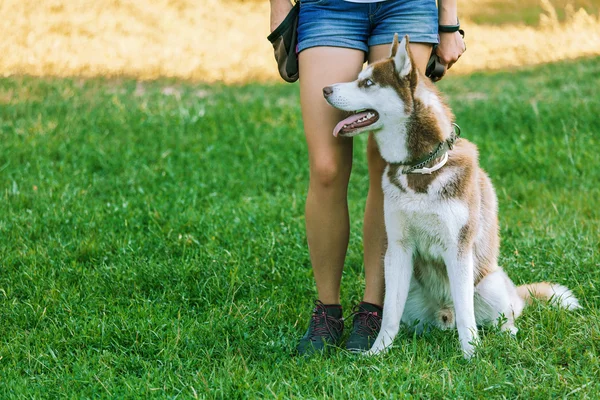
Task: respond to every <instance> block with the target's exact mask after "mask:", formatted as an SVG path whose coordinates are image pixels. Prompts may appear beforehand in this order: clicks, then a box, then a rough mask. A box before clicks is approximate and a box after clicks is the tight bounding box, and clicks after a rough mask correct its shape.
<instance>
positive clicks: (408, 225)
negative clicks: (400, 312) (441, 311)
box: [383, 165, 470, 306]
mask: <svg viewBox="0 0 600 400" xmlns="http://www.w3.org/2000/svg"><path fill="white" fill-rule="evenodd" d="M413 177H414V176H410V175H405V174H402V172H401V170H400V169H399V168H396V169H395V168H394V167H393V166H388V167H387V169H386V172H385V173H384V176H383V190H384V195H385V207H384V211H385V219H386V229H387V231H388V240H390V241H392V240H401V241H403V243H402V244H403V245H404V246H406V245H408V246H409V247H411V248H412V249H413V259H414V271H413V277H414V279H415V280H416V281H417V282H418V283H419V284H420V286H421V287H422V288H423V289H424V290H426V291H427V292H428V293H429V295H430V297H431V298H432V300H433V301H435V302H436V303H438V305H439V306H449V305H451V303H452V300H451V295H450V290H449V286H448V275H447V272H446V267H445V264H444V261H443V257H444V254H445V253H446V252H448V251H456V249H457V248H458V246H459V245H460V243H459V242H460V238H461V234H462V232H463V227H464V226H466V225H467V224H468V221H469V211H470V210H469V205H468V202H467V201H466V199H465V198H464V197H463V196H458V197H457V196H456V195H457V194H458V193H456V191H457V187H461V186H462V185H463V184H464V182H462V180H464V179H469V177H468V176H467V174H465V171H464V167H461V166H458V165H448V166H446V167H444V168H443V169H442V170H440V172H438V173H435V174H433V175H428V176H417V179H416V180H413V179H411V178H413ZM450 194H451V195H450ZM461 197H462V198H461ZM428 297H429V296H428Z"/></svg>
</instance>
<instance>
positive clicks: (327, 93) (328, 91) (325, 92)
mask: <svg viewBox="0 0 600 400" xmlns="http://www.w3.org/2000/svg"><path fill="white" fill-rule="evenodd" d="M331 93H333V89H332V88H331V86H325V87H324V88H323V96H325V97H328V96H330V95H331Z"/></svg>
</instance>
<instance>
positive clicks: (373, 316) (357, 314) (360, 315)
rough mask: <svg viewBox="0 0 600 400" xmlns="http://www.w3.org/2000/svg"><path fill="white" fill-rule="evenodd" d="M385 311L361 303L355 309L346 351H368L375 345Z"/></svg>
mask: <svg viewBox="0 0 600 400" xmlns="http://www.w3.org/2000/svg"><path fill="white" fill-rule="evenodd" d="M382 314H383V309H382V308H381V307H379V306H377V305H375V304H371V303H366V302H364V301H361V302H360V304H358V305H357V306H355V307H354V309H353V310H352V315H353V316H354V319H353V321H352V333H351V334H350V337H349V338H348V341H347V342H346V349H347V350H348V351H351V352H353V353H362V352H364V351H367V350H369V349H370V348H371V346H373V343H375V339H377V335H379V330H380V329H381V316H382Z"/></svg>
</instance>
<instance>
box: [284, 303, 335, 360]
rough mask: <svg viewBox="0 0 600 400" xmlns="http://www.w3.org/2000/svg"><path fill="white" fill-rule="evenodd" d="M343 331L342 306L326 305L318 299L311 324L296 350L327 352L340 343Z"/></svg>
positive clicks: (299, 351) (302, 351)
mask: <svg viewBox="0 0 600 400" xmlns="http://www.w3.org/2000/svg"><path fill="white" fill-rule="evenodd" d="M343 332H344V318H342V306H340V305H325V304H323V303H322V302H321V301H319V300H316V301H315V308H314V310H313V313H312V316H311V318H310V325H309V326H308V330H307V331H306V334H305V335H304V336H303V337H302V339H300V343H298V346H297V347H296V350H297V351H298V354H299V355H311V354H314V353H324V352H327V351H329V350H330V349H331V348H332V346H337V345H339V344H340V339H341V338H342V333H343Z"/></svg>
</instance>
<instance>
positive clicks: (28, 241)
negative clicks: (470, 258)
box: [0, 58, 600, 399]
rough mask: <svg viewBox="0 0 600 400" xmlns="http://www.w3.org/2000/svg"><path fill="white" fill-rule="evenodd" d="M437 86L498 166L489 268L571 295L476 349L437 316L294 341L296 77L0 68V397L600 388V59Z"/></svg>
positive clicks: (303, 269) (307, 276)
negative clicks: (317, 347)
mask: <svg viewBox="0 0 600 400" xmlns="http://www.w3.org/2000/svg"><path fill="white" fill-rule="evenodd" d="M440 87H441V88H442V89H443V90H444V92H445V93H446V94H447V95H448V98H449V102H450V104H451V105H452V107H453V109H454V112H455V113H456V115H457V120H458V123H459V124H460V125H461V127H462V131H463V135H464V136H465V137H467V138H469V139H470V140H472V141H473V142H475V143H476V144H478V146H479V149H480V158H481V164H482V166H483V167H484V168H485V169H486V170H487V171H488V172H489V174H490V176H491V177H492V179H493V181H494V183H495V185H496V189H497V193H498V197H499V204H500V221H501V227H502V228H501V230H502V232H501V233H502V250H501V260H500V261H501V265H502V266H504V268H505V269H506V270H507V271H508V273H509V275H510V276H511V277H512V278H513V280H514V281H515V282H517V283H523V282H532V281H539V280H551V281H555V282H559V283H562V284H565V285H567V286H569V287H570V288H572V289H573V291H574V292H575V294H576V295H577V296H578V297H579V299H580V300H581V303H582V305H583V307H584V309H583V310H581V311H577V312H574V313H568V312H565V311H562V310H556V309H553V308H550V307H548V306H546V305H544V304H535V305H534V306H532V307H530V308H528V309H527V310H526V312H525V313H524V315H523V316H522V317H521V318H520V319H519V320H518V322H517V326H518V327H519V328H520V332H519V334H518V337H517V338H516V339H512V338H509V337H507V336H505V335H503V334H501V333H499V332H497V331H496V330H495V329H491V330H488V331H486V332H484V333H483V346H482V348H481V349H480V351H479V353H478V354H477V356H476V357H475V358H474V359H473V360H472V361H471V362H467V361H464V360H463V359H462V357H461V354H460V349H459V345H458V339H457V336H456V333H453V332H439V331H436V332H432V333H431V334H428V335H425V336H423V337H412V336H410V335H408V334H406V333H401V334H400V335H399V337H398V339H397V341H396V342H395V348H393V349H392V350H391V351H390V352H389V353H387V354H385V355H383V356H381V357H375V358H362V357H353V356H351V355H348V354H346V353H344V352H343V351H340V352H338V353H337V354H336V355H335V356H333V357H329V358H320V357H317V358H313V359H298V358H295V357H292V356H291V353H292V350H293V348H294V346H295V344H296V341H297V339H298V338H299V337H300V336H301V335H302V334H303V333H304V330H305V329H306V323H307V321H308V317H309V314H310V310H311V301H312V299H313V298H314V297H315V291H314V283H313V280H312V273H311V269H310V264H309V260H308V254H307V249H306V245H305V234H304V219H303V207H304V196H305V192H306V187H307V179H308V175H307V166H306V163H307V156H306V146H305V143H304V140H303V133H302V123H301V119H300V110H299V101H298V87H297V85H284V84H280V85H275V84H273V85H256V84H250V85H246V86H241V87H228V86H222V85H214V86H207V85H199V84H188V83H185V82H172V81H160V82H150V83H143V84H140V86H137V87H136V82H134V81H131V80H121V81H107V80H87V81H84V80H77V79H73V80H58V79H46V80H44V79H33V78H1V79H0V146H1V147H0V398H58V397H70V398H84V397H87V398H98V397H106V398H123V397H127V398H139V397H161V398H162V397H168V398H174V397H178V396H179V397H181V398H193V397H195V396H198V397H200V398H205V397H207V398H227V399H229V398H247V397H248V398H263V397H266V398H271V397H277V398H288V397H297V398H323V397H335V398H384V397H392V398H403V397H416V398H444V397H445V398H457V397H460V398H484V397H486V398H487V397H492V398H500V397H506V398H516V397H522V398H540V399H547V398H556V397H574V398H584V397H588V398H597V394H598V393H599V391H600V385H599V384H598V383H597V382H598V378H599V376H600V362H599V361H600V360H599V354H598V347H599V346H600V342H599V339H600V322H599V321H600V319H599V317H600V315H599V309H600V296H599V291H598V289H599V286H600V285H599V283H600V256H599V250H600V237H599V236H600V200H599V199H600V189H599V185H598V182H600V167H599V166H598V149H599V148H600V142H599V139H598V121H599V120H598V110H600V97H599V95H598V92H597V88H598V87H600V58H595V59H587V60H579V61H577V62H566V63H560V64H555V65H545V66H541V67H537V68H531V69H526V70H521V71H517V72H513V71H510V72H500V73H493V74H492V73H479V74H475V75H471V76H465V77H448V78H446V79H444V81H442V82H441V83H440ZM165 88H167V90H165ZM169 88H170V89H169ZM142 89H143V90H142ZM169 93H170V94H169ZM364 139H365V138H359V139H357V145H356V148H355V165H354V171H353V176H352V180H351V187H350V192H349V204H350V211H351V215H352V236H351V242H350V248H349V251H348V257H347V263H346V269H345V271H344V277H343V283H342V284H343V305H344V307H345V309H346V311H349V310H350V307H351V305H352V304H353V303H354V302H356V301H357V300H358V299H360V297H361V295H362V288H363V284H364V281H363V277H362V261H361V260H362V256H361V252H362V245H361V238H360V232H361V224H362V222H361V216H362V212H363V208H364V200H365V196H366V192H367V187H368V181H367V173H366V161H365V155H364V148H365V140H364Z"/></svg>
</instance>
